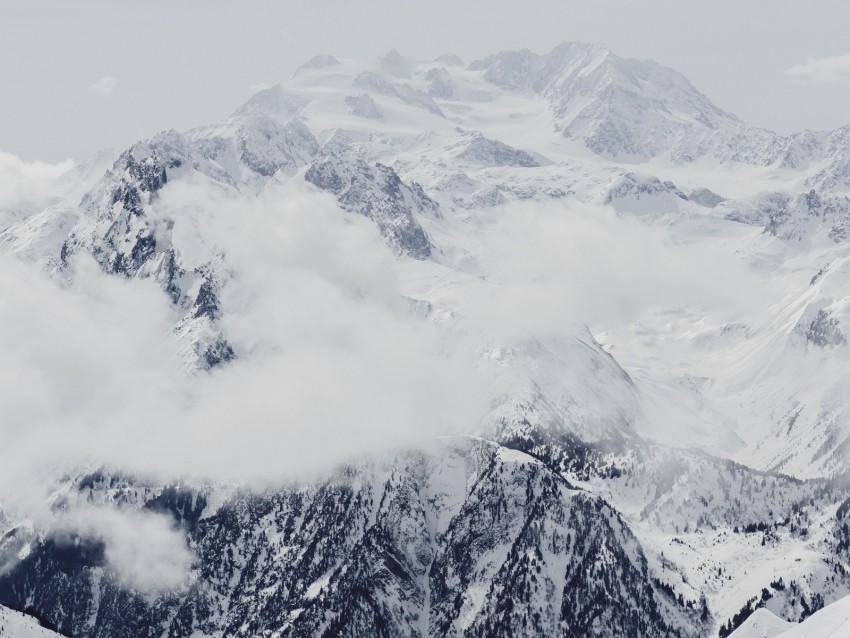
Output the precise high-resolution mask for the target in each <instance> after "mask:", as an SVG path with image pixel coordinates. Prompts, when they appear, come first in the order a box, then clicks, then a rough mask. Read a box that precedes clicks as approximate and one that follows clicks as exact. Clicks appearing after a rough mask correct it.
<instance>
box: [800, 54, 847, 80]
mask: <svg viewBox="0 0 850 638" xmlns="http://www.w3.org/2000/svg"><path fill="white" fill-rule="evenodd" d="M786 73H787V74H788V75H790V76H793V77H797V78H801V79H803V80H808V81H810V82H813V83H815V84H831V85H838V86H846V85H850V53H847V54H845V55H836V56H833V57H829V58H819V59H817V58H808V59H807V60H806V62H805V63H803V64H797V65H795V66H792V67H791V68H790V69H788V70H787V71H786Z"/></svg>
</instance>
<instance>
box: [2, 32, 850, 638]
mask: <svg viewBox="0 0 850 638" xmlns="http://www.w3.org/2000/svg"><path fill="white" fill-rule="evenodd" d="M61 179H62V180H63V183H68V184H72V185H73V188H67V189H66V190H62V189H58V190H56V192H61V193H63V195H62V196H61V197H58V201H51V202H49V206H47V207H46V208H43V209H39V208H34V209H31V210H15V211H3V210H0V250H2V251H4V252H6V253H9V254H11V255H14V256H17V257H19V258H20V259H22V260H26V261H27V262H30V263H33V264H36V265H37V266H38V267H39V268H40V269H42V270H43V271H45V272H47V273H49V274H50V276H51V277H52V278H54V279H55V280H56V281H57V282H60V284H61V285H66V286H70V285H72V284H73V282H74V281H75V277H77V276H78V275H77V267H76V264H77V263H78V261H79V260H80V259H86V260H90V261H93V262H94V263H95V264H96V265H97V268H98V269H99V270H100V271H102V273H104V274H105V275H109V276H111V277H113V278H116V279H117V280H127V279H129V280H142V281H145V282H148V283H152V284H153V285H155V286H156V287H157V288H158V289H159V290H160V291H161V293H162V298H163V299H164V300H165V303H166V305H167V306H168V307H169V308H170V311H171V312H172V319H173V326H172V331H171V334H169V335H163V342H164V343H167V344H169V347H170V348H172V349H173V350H174V352H175V353H177V355H178V356H179V358H180V361H181V362H182V365H183V368H184V372H185V375H186V376H187V377H189V378H195V377H205V376H213V377H215V376H216V375H220V374H222V373H223V371H226V370H227V369H228V368H232V367H234V366H239V365H244V366H250V365H252V361H253V360H254V359H255V358H256V357H257V356H258V354H257V348H256V347H252V346H251V345H250V344H249V343H247V342H246V340H245V338H244V335H243V334H242V333H240V332H239V330H237V329H236V328H234V326H235V325H237V324H236V323H235V320H234V317H239V316H240V313H243V312H244V310H245V309H244V307H243V306H242V305H243V304H245V303H246V301H245V300H246V299H249V300H250V299H253V298H254V297H255V296H256V295H259V294H263V293H265V294H274V290H276V289H275V288H274V282H272V284H271V288H264V289H263V290H257V291H254V290H252V289H250V285H251V283H250V282H251V279H250V278H249V277H245V276H244V273H243V272H242V270H241V268H242V266H243V265H244V263H245V260H246V259H250V253H251V249H250V247H248V250H247V251H243V253H247V255H248V256H247V257H246V255H245V254H242V253H239V251H237V250H236V247H235V246H236V245H235V244H234V243H233V241H232V237H228V236H227V231H225V233H224V234H222V224H223V225H224V227H225V228H229V226H227V224H236V225H238V220H233V219H230V218H227V219H223V217H224V216H226V215H228V214H232V213H233V207H234V203H235V205H243V204H244V205H246V206H247V205H249V203H250V202H256V201H259V200H263V201H268V200H272V201H276V200H278V199H287V198H291V199H292V201H296V202H298V206H300V208H301V209H303V211H300V212H299V214H301V215H303V216H304V217H305V218H306V217H308V216H311V215H315V214H318V213H317V210H318V209H319V208H322V207H328V206H329V207H331V208H332V210H333V215H334V216H335V217H334V219H337V220H339V223H340V224H341V225H343V227H346V226H345V225H346V224H348V223H349V221H350V222H351V223H352V224H355V223H356V224H357V226H356V227H357V228H366V229H367V232H368V233H371V235H370V236H372V235H374V237H375V238H377V240H376V242H375V244H374V245H375V246H379V247H380V248H379V249H380V250H384V251H385V252H386V263H387V264H388V266H387V268H388V270H389V271H390V274H391V276H392V278H393V280H394V281H395V285H397V287H398V292H399V294H398V301H399V302H400V304H401V305H400V307H403V312H402V316H403V321H404V322H405V325H407V324H409V325H411V326H414V327H417V328H416V329H419V327H426V328H427V329H428V330H433V331H434V332H435V333H436V334H437V335H438V336H439V340H440V343H441V344H442V347H443V348H445V350H447V351H458V352H460V351H463V352H466V351H469V352H473V353H474V366H473V367H474V371H472V370H471V371H470V373H469V374H470V378H473V377H474V378H475V383H474V386H473V384H472V382H470V393H473V392H478V391H479V388H481V390H480V391H481V392H482V393H483V394H484V399H483V401H482V402H483V404H484V405H485V406H486V408H485V409H483V410H481V411H480V414H478V416H477V418H475V419H473V420H472V421H470V422H468V423H465V424H463V426H462V427H461V428H460V429H459V430H458V429H456V430H454V431H452V432H441V433H440V436H438V437H436V438H434V439H433V440H429V441H428V442H427V443H425V444H421V445H416V446H411V447H410V448H409V449H401V450H400V449H394V450H391V451H378V452H375V453H374V454H371V455H367V456H366V457H364V458H361V457H357V458H351V459H348V460H346V462H345V463H343V464H340V465H339V466H335V467H333V468H320V469H319V470H317V476H312V477H309V478H307V477H302V476H299V477H292V478H287V480H286V481H284V482H283V483H276V484H274V485H264V486H263V487H262V488H256V487H250V488H249V487H248V486H245V485H241V484H238V483H236V484H234V483H233V482H231V481H206V480H203V479H201V478H199V477H186V476H158V477H151V476H137V475H135V474H134V473H133V472H129V471H127V470H126V469H125V468H121V467H116V466H114V465H113V466H104V467H96V468H92V467H72V468H65V469H63V471H62V473H61V476H60V477H59V478H58V479H56V484H55V486H54V491H53V493H52V494H51V496H50V507H51V508H52V509H54V510H56V509H60V510H62V511H63V512H64V511H71V510H73V509H74V508H75V507H79V508H81V507H84V506H85V507H100V508H114V509H119V510H122V511H133V512H149V513H156V514H158V515H163V516H166V517H168V518H169V520H170V521H171V522H172V524H173V527H174V529H176V530H179V532H180V534H182V535H184V536H185V539H186V545H187V547H188V548H189V550H190V551H191V553H192V556H193V557H194V559H193V563H192V568H191V573H190V577H189V582H188V585H186V586H185V587H182V588H176V587H175V588H171V589H168V590H166V591H157V592H155V593H151V592H146V591H142V590H140V589H139V588H134V587H133V586H131V585H128V584H127V583H125V582H124V581H123V580H122V579H121V578H120V577H119V575H118V574H117V573H116V571H115V569H114V566H113V565H112V563H111V562H110V559H109V550H108V545H107V543H106V540H105V537H104V536H102V535H98V533H97V531H96V530H95V531H90V532H89V533H87V534H83V533H79V534H74V535H72V536H71V537H70V538H69V536H68V535H67V534H63V533H59V532H57V531H56V530H55V529H51V528H50V527H49V526H46V527H44V526H40V525H39V524H37V523H33V522H32V521H30V520H27V517H26V516H24V515H21V514H19V513H16V512H15V509H14V507H11V506H10V507H9V509H8V511H5V509H4V510H3V515H2V516H0V532H2V534H3V535H2V536H0V565H2V568H0V604H2V605H5V606H7V607H9V608H12V609H15V610H18V611H20V612H25V613H28V614H30V615H31V616H34V617H35V618H37V619H40V620H41V621H42V622H43V623H44V624H45V626H47V627H49V628H51V629H53V630H56V631H58V632H59V633H62V634H64V635H68V636H75V637H89V636H91V637H95V636H110V637H111V636H127V637H128V638H129V637H136V636H160V635H168V636H175V637H186V638H189V637H195V638H197V637H200V636H246V637H247V636H275V637H278V636H279V637H284V636H292V637H295V636H329V637H330V636H363V635H374V636H393V637H394V636H411V637H414V636H420V637H421V636H469V637H473V636H541V635H545V636H576V637H578V636H599V637H600V638H601V637H606V636H635V637H637V636H641V637H644V636H646V637H650V636H658V637H666V636H671V637H673V636H680V637H682V638H684V637H691V636H693V637H697V636H714V635H719V636H721V638H725V637H726V636H729V635H733V636H735V637H736V638H746V637H747V636H755V635H762V634H759V633H757V632H758V631H761V630H762V628H764V631H765V632H767V631H770V632H774V631H775V632H777V633H771V634H770V635H777V636H779V635H781V636H785V635H788V636H789V638H790V636H798V635H799V636H817V635H822V634H820V633H818V632H821V631H822V629H818V628H816V627H818V626H820V625H818V621H817V619H818V618H820V619H824V618H827V616H829V617H830V618H833V617H835V613H837V612H835V610H836V609H841V608H842V607H841V606H842V605H843V606H844V607H845V608H846V602H847V600H846V598H845V597H846V596H848V595H850V475H848V454H850V399H848V398H847V393H846V390H845V386H846V381H847V379H848V378H850V354H848V353H850V351H849V350H848V347H847V333H846V331H847V325H848V323H850V297H848V296H847V294H846V292H845V286H844V282H845V281H846V280H845V279H844V278H845V277H846V276H847V275H848V269H850V242H848V237H847V235H848V229H850V199H848V192H850V126H847V127H844V128H841V129H838V130H836V131H830V132H810V131H805V132H802V133H799V134H794V135H790V136H782V135H778V134H776V133H773V132H771V131H767V130H764V129H760V128H757V127H753V126H749V125H747V124H745V123H743V122H742V121H740V120H739V119H738V118H737V117H735V116H734V115H732V114H730V113H728V112H726V111H724V110H722V109H720V108H719V107H717V106H715V105H714V104H713V103H712V102H711V101H710V100H709V98H707V97H706V96H705V95H703V94H702V93H700V92H699V91H698V90H697V89H696V88H695V87H694V86H693V85H692V84H691V83H690V82H689V81H688V80H687V79H686V78H684V77H683V76H682V75H681V74H679V73H677V72H676V71H673V70H671V69H668V68H665V67H662V66H659V65H657V64H655V63H653V62H645V61H636V60H630V59H624V58H621V57H619V56H617V55H615V54H614V53H612V52H611V51H609V50H608V49H607V48H605V47H602V46H599V45H589V44H584V43H565V44H563V45H560V46H558V47H556V48H555V49H554V50H552V51H551V52H549V53H547V54H544V55H538V54H535V53H532V52H530V51H527V50H522V51H504V52H500V53H497V54H495V55H492V56H489V57H486V58H484V59H481V60H476V61H472V62H470V63H468V64H467V63H464V62H463V61H461V60H460V59H459V58H457V57H456V56H450V55H446V56H442V57H440V58H438V59H436V60H433V61H421V60H414V59H411V58H408V57H406V56H403V55H401V54H399V53H398V52H396V51H392V52H390V53H388V54H387V55H385V56H383V57H382V58H380V59H378V60H372V61H364V60H349V59H337V58H335V57H333V56H330V55H320V56H316V57H315V58H313V59H312V60H310V61H309V62H307V63H306V64H304V65H302V66H301V67H300V68H299V69H298V70H297V71H296V73H295V75H294V76H293V77H292V78H291V79H290V80H288V81H286V82H283V83H281V84H279V85H276V86H273V87H271V88H268V89H263V90H261V91H258V92H256V93H255V94H254V95H253V96H252V97H251V98H250V99H249V100H248V101H247V102H246V103H245V104H244V105H242V106H241V107H240V108H238V109H237V110H236V111H235V112H234V113H233V114H232V115H231V116H229V117H228V118H226V119H225V120H224V121H223V122H221V123H220V124H215V125H210V126H201V127H198V128H195V129H192V130H189V131H185V132H177V131H173V130H172V131H163V132H161V133H158V134H156V135H154V136H153V137H151V138H149V139H147V140H144V141H140V142H138V143H136V144H134V145H133V146H131V147H130V148H128V149H125V150H123V151H121V152H119V153H114V154H110V153H104V154H102V155H99V156H98V157H96V158H92V160H91V161H90V162H88V163H86V164H82V165H80V166H78V167H75V168H74V169H72V171H71V172H70V173H68V174H67V175H65V176H63V177H62V178H61ZM314 209H316V210H314ZM334 237H337V236H334ZM319 239H321V238H319ZM319 239H317V241H316V243H315V247H316V254H313V255H311V257H312V258H314V259H315V260H316V261H319V262H333V260H334V259H335V258H336V254H337V252H338V251H339V250H341V249H342V248H341V247H340V246H336V245H333V244H330V243H327V242H321V241H319ZM370 245H371V244H370ZM287 249H288V248H287V246H286V245H283V246H281V248H280V250H282V251H285V250H287ZM362 258H363V260H367V259H370V258H372V255H365V254H364V255H363V256H362ZM270 276H271V274H270ZM353 276H354V275H353ZM363 285H364V286H365V284H363ZM351 288H352V290H351V294H352V296H353V297H354V298H358V295H361V296H362V295H365V293H362V292H361V291H360V290H359V288H358V283H357V282H354V283H353V284H352V285H351ZM269 290H271V291H272V292H271V293H269V292H268V291H269ZM320 319H321V318H318V317H317V318H316V320H317V321H319V320H320ZM127 365H132V362H128V364H127ZM473 387H474V388H475V389H474V390H473ZM423 392H424V390H423ZM367 399H368V398H367ZM286 419H287V417H286V415H285V414H281V415H280V428H281V430H282V431H283V432H286V428H287V421H286ZM836 605H837V606H836ZM822 608H825V609H823V611H820V610H821V609H822ZM830 610H832V612H830ZM4 613H6V612H5V611H4ZM8 613H9V614H11V613H12V612H11V611H10V612H8ZM830 614H832V615H830ZM839 615H840V614H839ZM3 618H6V616H3ZM9 618H12V616H9ZM15 618H17V617H15ZM780 619H781V620H780ZM783 621H784V622H783ZM800 621H803V622H802V624H800V625H799V626H798V627H794V628H791V625H787V623H798V622H800ZM3 622H6V621H5V620H4V621H3ZM9 622H12V621H9ZM14 622H15V623H17V622H18V621H17V620H15V621H14ZM747 622H749V623H750V625H752V630H750V629H748V627H749V626H748V625H746V623H747ZM823 622H832V621H827V620H822V621H821V623H823ZM836 622H837V621H836ZM843 622H844V623H845V625H843V626H844V627H845V628H846V629H847V631H848V632H850V625H847V624H846V619H845V620H844V621H843ZM758 623H761V624H758ZM25 624H26V623H25ZM29 624H32V623H29ZM10 626H12V625H10ZM13 626H14V627H17V626H18V625H14V623H13ZM27 626H29V625H27ZM807 626H808V627H815V628H813V629H810V630H809V633H805V631H806V630H805V628H806V627H807ZM835 626H836V627H838V625H837V624H836V625H835ZM21 627H24V625H21ZM2 631H3V629H0V637H2V636H3V635H5V634H3V633H2ZM12 631H13V632H17V633H12V634H11V635H12V637H13V638H14V637H16V636H19V637H24V636H29V635H38V634H28V633H25V631H29V630H28V629H26V630H25V629H12ZM39 631H41V629H39ZM747 631H750V633H747ZM779 631H787V633H782V634H780V633H778V632H779ZM801 631H802V632H804V633H800V632H801ZM753 632H756V633H753ZM794 632H796V633H794ZM836 635H837V634H836Z"/></svg>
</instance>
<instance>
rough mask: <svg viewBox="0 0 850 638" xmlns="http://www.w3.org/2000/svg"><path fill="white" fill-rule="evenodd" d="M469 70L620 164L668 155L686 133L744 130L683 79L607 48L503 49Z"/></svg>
mask: <svg viewBox="0 0 850 638" xmlns="http://www.w3.org/2000/svg"><path fill="white" fill-rule="evenodd" d="M469 68H470V69H471V70H478V71H483V77H484V79H485V80H487V81H488V82H491V83H492V84H495V85H496V86H498V87H500V88H502V89H506V90H513V91H530V92H533V93H537V94H540V95H541V96H543V97H545V98H546V99H547V100H548V101H549V103H550V105H551V108H552V112H553V115H554V117H555V125H556V128H557V129H558V130H560V131H561V132H562V133H563V135H564V137H567V138H569V139H576V140H581V141H583V142H584V143H585V145H586V146H587V147H588V148H590V150H592V151H593V152H595V153H597V154H599V155H601V156H603V157H607V158H610V159H616V160H619V161H639V160H646V159H649V158H651V157H655V156H657V155H661V154H665V153H668V154H669V153H670V152H671V151H672V150H673V148H674V147H675V144H676V142H677V140H678V139H680V138H681V137H682V136H683V135H684V133H685V132H686V131H691V132H693V133H696V134H709V133H711V132H713V131H717V130H721V129H726V130H730V131H731V130H735V129H737V128H739V127H740V126H741V122H740V120H738V118H736V117H735V116H734V115H731V114H729V113H726V112H725V111H723V110H721V109H719V108H718V107H717V106H715V105H714V104H713V103H712V102H711V100H709V99H708V98H707V97H706V96H705V95H703V94H702V93H700V92H699V91H698V90H697V89H696V88H695V87H694V86H693V85H692V84H691V83H690V82H689V81H688V80H687V79H686V78H685V77H684V76H683V75H681V74H680V73H678V72H676V71H674V70H673V69H669V68H667V67H663V66H661V65H659V64H657V63H655V62H649V61H639V60H631V59H626V58H621V57H619V56H617V55H616V54H614V53H613V52H611V50H610V49H608V47H606V46H603V45H598V44H587V43H583V42H564V43H562V44H559V45H558V46H557V47H555V48H554V49H552V51H550V52H549V53H546V54H543V55H538V54H536V53H533V52H531V51H529V50H528V49H523V50H520V51H502V52H501V53H497V54H496V55H492V56H490V57H488V58H485V59H483V60H478V61H476V62H473V63H472V64H471V65H470V67H469Z"/></svg>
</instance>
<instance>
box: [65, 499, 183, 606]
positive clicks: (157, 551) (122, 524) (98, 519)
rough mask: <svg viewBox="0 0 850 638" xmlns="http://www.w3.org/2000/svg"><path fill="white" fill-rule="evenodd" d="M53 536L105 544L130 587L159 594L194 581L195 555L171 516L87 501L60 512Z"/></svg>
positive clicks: (112, 563) (108, 558)
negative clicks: (192, 579)
mask: <svg viewBox="0 0 850 638" xmlns="http://www.w3.org/2000/svg"><path fill="white" fill-rule="evenodd" d="M52 538H53V539H54V542H57V543H74V542H75V540H76V539H77V538H80V539H85V540H86V541H88V542H101V543H103V547H104V558H105V559H106V561H107V562H108V563H109V565H110V566H111V567H112V569H113V570H114V572H115V574H116V576H117V577H118V579H119V581H120V582H121V583H122V584H123V585H124V586H126V587H131V588H133V589H136V590H138V591H142V592H145V593H148V592H150V593H158V592H163V591H166V590H175V589H177V590H179V589H184V588H185V587H186V586H187V585H188V582H189V578H190V573H191V567H192V561H193V555H192V553H191V552H190V551H189V549H188V547H187V543H186V536H185V534H184V533H183V532H182V531H181V530H179V529H177V528H176V527H175V526H174V523H173V521H172V520H171V517H169V516H168V515H165V514H158V513H154V512H145V511H134V510H128V509H121V508H116V507H104V506H92V505H87V504H82V503H81V504H78V505H77V506H76V507H74V508H73V509H72V510H71V511H69V512H68V513H61V512H60V513H58V514H56V519H55V521H54V525H53V530H52Z"/></svg>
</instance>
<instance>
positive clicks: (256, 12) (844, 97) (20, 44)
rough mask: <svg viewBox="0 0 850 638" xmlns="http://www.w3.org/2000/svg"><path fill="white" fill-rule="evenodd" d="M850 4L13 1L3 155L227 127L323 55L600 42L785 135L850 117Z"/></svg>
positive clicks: (70, 153) (0, 111)
mask: <svg viewBox="0 0 850 638" xmlns="http://www.w3.org/2000/svg"><path fill="white" fill-rule="evenodd" d="M848 26H850V3H848V2H847V0H810V1H809V2H802V1H799V0H797V1H794V2H790V1H788V0H734V1H733V0H713V1H711V2H708V1H701V0H522V1H520V0H512V1H510V2H508V1H506V0H487V1H485V0H429V1H427V2H425V1H420V0H360V1H355V0H311V1H306V0H304V1H300V2H293V1H284V0H277V1H272V0H239V1H238V2H223V1H221V0H204V1H203V2H201V1H195V2H191V1H188V0H184V1H180V0H168V1H166V0H147V1H146V2H132V3H131V2H115V1H114V0H77V1H75V2H64V1H58V0H52V1H51V0H17V1H13V0H0V86H2V93H0V96H2V99H0V150H2V151H7V152H12V153H15V154H17V155H19V156H21V157H22V158H24V159H27V160H36V159H40V160H45V161H58V160H61V159H64V158H67V157H72V158H75V159H77V160H81V159H84V158H85V157H87V156H89V155H91V154H92V153H94V152H96V151H97V150H99V149H102V148H109V147H115V148H120V147H123V146H126V145H128V144H130V143H132V142H133V141H135V140H136V139H140V138H144V137H148V136H150V135H152V134H153V133H155V132H157V131H158V130H161V129H164V128H176V129H178V130H184V129H187V128H190V127H192V126H196V125H201V124H207V123H212V122H216V121H218V120H220V119H222V118H223V117H224V116H226V115H227V114H228V113H229V112H230V111H232V110H233V109H234V108H235V107H236V106H238V105H239V104H241V103H242V102H243V101H244V100H246V99H247V98H248V97H249V96H250V94H251V88H250V87H252V86H256V85H258V84H267V83H275V82H279V81H281V80H284V79H286V78H288V77H289V76H290V75H291V74H292V72H293V71H294V69H295V68H296V67H297V66H298V65H300V64H301V63H303V62H304V61H306V60H307V59H309V58H310V57H312V56H313V55H314V54H316V53H331V54H333V55H336V56H338V57H375V56H378V55H380V54H382V53H384V52H386V51H388V50H389V49H391V48H396V49H398V50H400V51H401V52H403V53H406V54H408V55H412V56H415V57H420V58H432V57H436V56H437V55H440V54H442V53H456V54H458V55H460V56H461V57H463V58H464V59H465V60H466V61H469V60H471V59H474V58H475V57H481V56H483V55H486V54H488V53H491V52H496V51H499V50H502V49H509V48H523V47H526V48H530V49H532V50H534V51H537V52H544V51H546V50H548V49H551V48H552V47H553V46H555V45H556V44H558V43H559V42H561V41H564V40H583V41H588V42H599V43H604V44H607V45H608V46H610V47H611V48H612V49H613V50H614V51H615V52H617V53H618V54H620V55H622V56H624V57H634V58H641V59H647V58H648V59H653V60H656V61H657V62H659V63H661V64H664V65H667V66H671V67H674V68H676V69H677V70H679V71H681V72H682V73H684V74H685V75H686V76H688V78H689V79H690V80H691V81H692V82H693V83H694V84H695V85H696V86H697V88H699V89H700V90H702V91H703V92H704V93H706V94H707V95H708V96H709V97H710V98H711V99H712V100H713V101H714V102H715V103H717V105H718V106H720V107H721V108H724V109H726V110H729V111H732V112H733V113H735V114H737V115H738V116H739V117H741V118H742V119H744V120H745V121H747V122H748V123H751V124H754V125H758V126H763V127H767V128H772V129H774V130H777V131H780V132H783V133H788V132H792V131H795V130H801V129H804V128H810V129H831V128H836V127H838V126H842V125H844V124H848V123H850V38H848V36H847V28H848Z"/></svg>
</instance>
